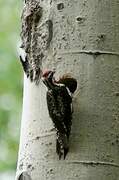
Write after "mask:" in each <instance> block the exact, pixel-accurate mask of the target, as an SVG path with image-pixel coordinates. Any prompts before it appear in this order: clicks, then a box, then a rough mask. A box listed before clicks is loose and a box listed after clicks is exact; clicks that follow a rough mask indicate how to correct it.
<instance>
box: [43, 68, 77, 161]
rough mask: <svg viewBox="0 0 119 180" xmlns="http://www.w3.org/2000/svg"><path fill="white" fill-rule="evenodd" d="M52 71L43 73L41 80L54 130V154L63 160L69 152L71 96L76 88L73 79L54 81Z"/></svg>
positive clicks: (64, 77)
mask: <svg viewBox="0 0 119 180" xmlns="http://www.w3.org/2000/svg"><path fill="white" fill-rule="evenodd" d="M54 73H55V72H54V71H48V70H47V71H45V72H44V73H43V77H42V80H43V82H44V84H45V85H46V87H47V88H48V91H47V96H46V97H47V106H48V111H49V115H50V118H51V119H52V121H53V124H54V127H55V129H56V136H57V139H56V152H57V154H58V156H59V159H61V157H62V155H63V156H64V159H65V157H66V155H67V153H68V151H69V136H70V132H71V125H72V96H71V94H72V93H74V91H75V90H76V87H77V81H76V80H75V79H74V78H71V77H67V76H63V77H62V78H60V79H59V81H55V79H54V76H53V75H54Z"/></svg>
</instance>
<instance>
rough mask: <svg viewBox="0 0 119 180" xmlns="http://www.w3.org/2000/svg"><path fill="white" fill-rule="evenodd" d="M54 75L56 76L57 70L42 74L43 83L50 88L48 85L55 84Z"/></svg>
mask: <svg viewBox="0 0 119 180" xmlns="http://www.w3.org/2000/svg"><path fill="white" fill-rule="evenodd" d="M54 74H55V70H48V69H46V70H44V71H43V73H42V78H41V79H42V81H43V83H44V84H45V85H46V86H48V83H51V84H52V83H53V81H54V77H53V76H54Z"/></svg>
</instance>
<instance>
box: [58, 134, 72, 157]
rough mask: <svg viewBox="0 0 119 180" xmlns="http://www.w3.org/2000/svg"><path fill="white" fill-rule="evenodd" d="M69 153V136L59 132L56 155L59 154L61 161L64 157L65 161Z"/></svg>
mask: <svg viewBox="0 0 119 180" xmlns="http://www.w3.org/2000/svg"><path fill="white" fill-rule="evenodd" d="M68 151H69V143H68V138H67V135H66V134H62V133H59V132H57V140H56V153H57V154H58V156H59V159H61V157H62V156H64V159H65V158H66V155H67V153H68Z"/></svg>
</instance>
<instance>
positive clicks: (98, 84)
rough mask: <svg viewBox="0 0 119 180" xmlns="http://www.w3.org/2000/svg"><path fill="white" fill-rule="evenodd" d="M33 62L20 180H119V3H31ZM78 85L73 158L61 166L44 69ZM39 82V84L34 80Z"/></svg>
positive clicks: (28, 47) (29, 50) (28, 37)
mask: <svg viewBox="0 0 119 180" xmlns="http://www.w3.org/2000/svg"><path fill="white" fill-rule="evenodd" d="M21 37H22V42H23V44H22V48H23V49H24V50H25V51H26V54H27V59H28V62H29V66H28V70H27V71H26V74H27V75H28V76H29V78H27V77H26V75H25V79H24V98H23V114H22V125H21V138H20V150H19V159H18V167H17V173H16V174H17V175H16V180H22V179H23V178H24V180H46V179H47V180H69V179H70V180H73V179H75V180H101V179H103V180H118V179H119V1H118V0H113V1H112V0H108V1H107V0H90V1H88V0H80V1H79V0H62V1H61V0H60V1H59V0H55V1H53V0H42V1H41V2H40V0H39V1H35V0H29V1H28V0H27V1H26V4H25V6H24V10H23V15H22V33H21ZM53 67H55V68H56V72H57V73H56V77H59V76H60V75H62V74H64V73H66V72H68V73H69V72H70V73H72V74H73V76H74V77H75V78H76V79H77V80H78V90H77V92H76V94H75V97H74V114H73V125H72V133H71V137H70V152H69V154H68V156H67V158H66V160H58V157H57V155H56V152H55V131H54V130H53V125H52V122H51V120H50V118H49V115H48V112H47V105H46V98H45V96H46V88H45V87H44V85H43V83H42V82H41V81H39V79H40V75H39V74H40V73H38V72H40V70H42V69H44V68H49V69H52V68H53ZM31 81H32V82H31Z"/></svg>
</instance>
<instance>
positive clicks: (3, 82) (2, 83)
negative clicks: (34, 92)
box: [0, 0, 22, 172]
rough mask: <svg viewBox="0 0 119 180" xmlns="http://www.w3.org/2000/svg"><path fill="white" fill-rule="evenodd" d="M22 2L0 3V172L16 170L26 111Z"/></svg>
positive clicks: (1, 1) (7, 1) (0, 0)
mask: <svg viewBox="0 0 119 180" xmlns="http://www.w3.org/2000/svg"><path fill="white" fill-rule="evenodd" d="M21 6H22V2H20V1H19V0H17V1H16V0H6V1H5V0H0V172H3V171H8V170H10V169H11V170H13V169H14V170H15V168H16V162H17V154H18V141H19V129H20V117H21V107H22V68H21V65H20V63H19V59H18V55H17V46H18V42H19V39H20V36H19V35H20V28H21V21H20V16H21V9H22V7H21Z"/></svg>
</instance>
